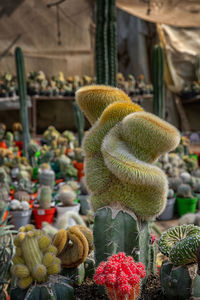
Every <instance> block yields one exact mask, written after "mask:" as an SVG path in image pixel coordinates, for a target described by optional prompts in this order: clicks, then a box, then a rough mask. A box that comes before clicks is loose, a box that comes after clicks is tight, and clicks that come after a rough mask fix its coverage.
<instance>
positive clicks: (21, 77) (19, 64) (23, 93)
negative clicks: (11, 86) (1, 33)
mask: <svg viewBox="0 0 200 300" xmlns="http://www.w3.org/2000/svg"><path fill="white" fill-rule="evenodd" d="M15 62H16V71H17V81H18V90H19V99H20V119H21V123H22V128H23V155H24V156H26V157H28V151H27V148H28V144H29V142H30V134H29V122H28V107H27V87H26V74H25V69H24V57H23V53H22V50H21V48H19V47H17V48H16V49H15Z"/></svg>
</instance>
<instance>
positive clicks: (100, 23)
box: [96, 0, 117, 86]
mask: <svg viewBox="0 0 200 300" xmlns="http://www.w3.org/2000/svg"><path fill="white" fill-rule="evenodd" d="M115 1H116V0H97V15H96V76H97V83H98V84H105V85H112V86H116V84H117V79H116V78H117V38H116V3H115Z"/></svg>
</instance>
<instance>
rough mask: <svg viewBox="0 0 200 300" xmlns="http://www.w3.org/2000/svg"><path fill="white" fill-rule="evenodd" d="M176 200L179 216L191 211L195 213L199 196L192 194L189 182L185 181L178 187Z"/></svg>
mask: <svg viewBox="0 0 200 300" xmlns="http://www.w3.org/2000/svg"><path fill="white" fill-rule="evenodd" d="M176 201H177V209H178V214H179V216H182V215H184V214H186V213H189V212H191V213H195V211H196V206H197V202H198V197H197V196H193V195H192V190H191V187H190V186H189V184H184V183H183V184H181V185H180V186H179V187H178V192H177V197H176Z"/></svg>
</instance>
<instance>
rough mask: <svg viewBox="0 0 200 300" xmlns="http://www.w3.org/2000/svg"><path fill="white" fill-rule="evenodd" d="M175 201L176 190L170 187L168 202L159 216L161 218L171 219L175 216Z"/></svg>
mask: <svg viewBox="0 0 200 300" xmlns="http://www.w3.org/2000/svg"><path fill="white" fill-rule="evenodd" d="M175 201H176V197H175V196H174V191H173V190H172V189H169V190H168V194H167V203H166V206H165V209H164V211H163V212H162V214H161V215H159V217H158V219H159V220H171V219H172V218H173V216H174V204H175Z"/></svg>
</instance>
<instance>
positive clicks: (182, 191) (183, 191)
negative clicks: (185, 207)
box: [177, 183, 192, 198]
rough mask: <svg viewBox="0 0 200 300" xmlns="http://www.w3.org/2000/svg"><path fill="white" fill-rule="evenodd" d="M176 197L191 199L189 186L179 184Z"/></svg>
mask: <svg viewBox="0 0 200 300" xmlns="http://www.w3.org/2000/svg"><path fill="white" fill-rule="evenodd" d="M177 196H179V197H182V198H191V197H192V190H191V187H190V186H189V184H184V183H183V184H181V185H180V186H179V187H178V191H177Z"/></svg>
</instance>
